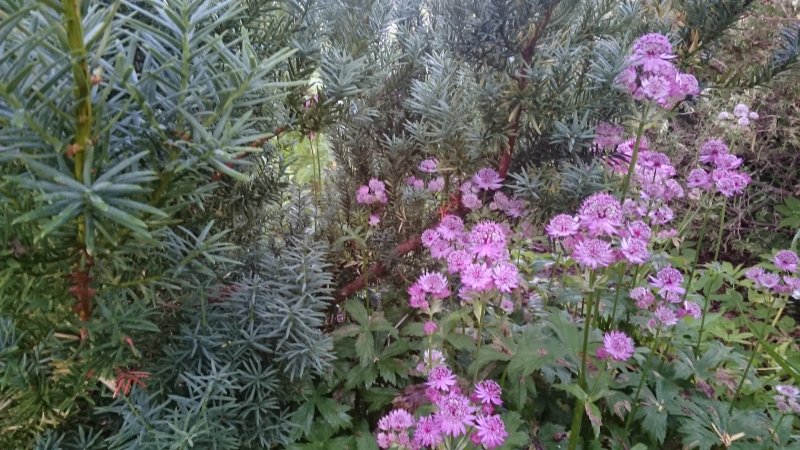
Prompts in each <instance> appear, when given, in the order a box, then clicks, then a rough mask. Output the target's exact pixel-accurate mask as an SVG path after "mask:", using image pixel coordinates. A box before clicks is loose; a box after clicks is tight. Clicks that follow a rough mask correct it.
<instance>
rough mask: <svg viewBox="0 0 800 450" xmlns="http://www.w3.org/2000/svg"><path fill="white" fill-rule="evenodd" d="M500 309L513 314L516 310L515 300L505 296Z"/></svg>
mask: <svg viewBox="0 0 800 450" xmlns="http://www.w3.org/2000/svg"><path fill="white" fill-rule="evenodd" d="M500 309H502V310H503V311H505V312H506V314H511V313H513V312H514V302H512V301H511V300H509V299H507V298H504V299H503V300H501V301H500Z"/></svg>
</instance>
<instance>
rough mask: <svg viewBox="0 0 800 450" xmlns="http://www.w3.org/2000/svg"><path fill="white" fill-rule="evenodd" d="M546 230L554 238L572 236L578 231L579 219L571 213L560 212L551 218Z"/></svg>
mask: <svg viewBox="0 0 800 450" xmlns="http://www.w3.org/2000/svg"><path fill="white" fill-rule="evenodd" d="M545 231H546V232H547V235H548V236H550V237H552V238H563V237H567V236H572V235H573V234H575V233H577V232H578V219H576V218H575V217H572V216H570V215H569V214H559V215H557V216H555V217H553V218H552V219H550V223H549V224H548V225H547V227H545Z"/></svg>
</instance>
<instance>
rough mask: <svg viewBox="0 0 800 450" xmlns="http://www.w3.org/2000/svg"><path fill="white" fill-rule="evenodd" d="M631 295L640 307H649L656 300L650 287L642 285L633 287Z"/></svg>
mask: <svg viewBox="0 0 800 450" xmlns="http://www.w3.org/2000/svg"><path fill="white" fill-rule="evenodd" d="M629 295H630V296H631V298H632V299H633V300H634V301H635V302H636V307H637V308H640V309H647V308H649V307H650V305H652V304H653V302H655V300H656V297H655V296H654V295H653V293H652V292H650V290H649V289H647V288H644V287H641V286H640V287H636V288H633V289H632V290H631V292H630V294H629Z"/></svg>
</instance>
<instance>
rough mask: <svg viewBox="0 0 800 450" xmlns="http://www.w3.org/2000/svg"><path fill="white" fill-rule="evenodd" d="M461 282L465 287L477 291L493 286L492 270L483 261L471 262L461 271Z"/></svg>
mask: <svg viewBox="0 0 800 450" xmlns="http://www.w3.org/2000/svg"><path fill="white" fill-rule="evenodd" d="M461 282H462V283H463V284H464V286H465V287H467V288H468V289H471V290H473V291H477V292H484V291H487V290H489V289H491V288H492V285H493V283H494V281H493V280H492V271H491V270H489V268H488V267H487V266H486V264H483V263H470V264H468V265H467V266H466V267H465V268H464V270H462V271H461Z"/></svg>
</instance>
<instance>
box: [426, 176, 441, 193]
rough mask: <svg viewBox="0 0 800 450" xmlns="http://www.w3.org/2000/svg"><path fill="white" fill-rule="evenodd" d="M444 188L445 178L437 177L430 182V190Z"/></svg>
mask: <svg viewBox="0 0 800 450" xmlns="http://www.w3.org/2000/svg"><path fill="white" fill-rule="evenodd" d="M443 188H444V178H442V177H436V178H434V179H433V180H431V181H429V182H428V190H429V191H431V192H439V191H441V190H442V189H443Z"/></svg>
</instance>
